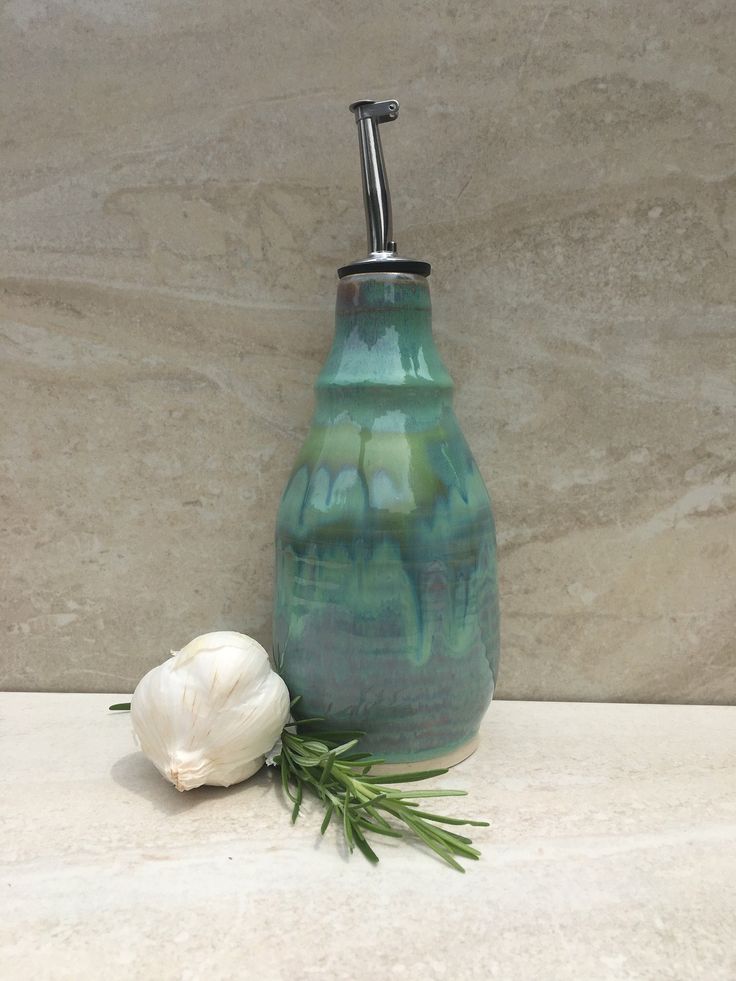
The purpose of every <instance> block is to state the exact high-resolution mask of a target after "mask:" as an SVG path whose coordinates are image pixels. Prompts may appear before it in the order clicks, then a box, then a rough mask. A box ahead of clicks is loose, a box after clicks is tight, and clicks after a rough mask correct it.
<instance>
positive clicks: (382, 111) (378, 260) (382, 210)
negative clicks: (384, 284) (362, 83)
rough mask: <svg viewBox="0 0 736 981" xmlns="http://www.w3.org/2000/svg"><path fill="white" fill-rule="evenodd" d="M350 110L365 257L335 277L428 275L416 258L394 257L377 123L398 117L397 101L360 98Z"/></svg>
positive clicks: (389, 212)
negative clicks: (354, 128) (355, 128)
mask: <svg viewBox="0 0 736 981" xmlns="http://www.w3.org/2000/svg"><path fill="white" fill-rule="evenodd" d="M350 111H351V112H352V113H353V114H354V115H355V122H356V123H357V125H358V141H359V144H360V168H361V174H362V179H363V203H364V204H365V220H366V226H367V229H368V256H367V258H365V259H361V260H359V261H358V262H352V263H350V265H348V266H343V267H342V268H341V269H338V271H337V274H338V276H339V277H340V278H341V279H342V278H343V276H350V275H352V274H354V273H360V272H366V273H370V272H410V273H416V274H418V275H420V276H429V273H430V271H431V266H430V264H429V263H428V262H422V261H421V260H419V259H404V258H402V257H401V256H399V255H397V254H396V242H395V241H394V237H393V218H392V214H391V193H390V191H389V188H388V178H387V176H386V164H385V161H384V159H383V148H382V146H381V135H380V133H379V131H378V127H379V124H380V123H390V122H392V121H393V120H394V119H396V117H397V116H398V115H399V103H398V101H397V100H396V99H386V100H385V101H384V102H374V101H373V100H372V99H360V100H359V101H358V102H353V103H352V104H351V106H350Z"/></svg>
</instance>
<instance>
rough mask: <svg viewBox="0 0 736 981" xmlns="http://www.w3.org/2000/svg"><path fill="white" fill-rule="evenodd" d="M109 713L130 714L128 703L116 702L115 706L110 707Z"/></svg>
mask: <svg viewBox="0 0 736 981" xmlns="http://www.w3.org/2000/svg"><path fill="white" fill-rule="evenodd" d="M108 711H110V712H130V702H117V704H115V705H111V706H110V708H109V710H108Z"/></svg>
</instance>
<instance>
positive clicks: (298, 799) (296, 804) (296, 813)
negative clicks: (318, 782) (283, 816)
mask: <svg viewBox="0 0 736 981" xmlns="http://www.w3.org/2000/svg"><path fill="white" fill-rule="evenodd" d="M301 806H302V782H301V780H298V781H297V784H296V797H295V798H294V808H293V810H292V812H291V823H292V824H295V823H296V819H297V818H298V817H299V808H300V807H301Z"/></svg>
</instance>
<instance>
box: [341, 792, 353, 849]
mask: <svg viewBox="0 0 736 981" xmlns="http://www.w3.org/2000/svg"><path fill="white" fill-rule="evenodd" d="M349 805H350V791H349V790H346V791H345V800H344V801H343V808H342V826H343V830H344V832H345V840H346V841H347V843H348V848H349V849H350V851H352V850H353V848H354V846H355V840H354V839H353V823H352V821H351V820H350V806H349Z"/></svg>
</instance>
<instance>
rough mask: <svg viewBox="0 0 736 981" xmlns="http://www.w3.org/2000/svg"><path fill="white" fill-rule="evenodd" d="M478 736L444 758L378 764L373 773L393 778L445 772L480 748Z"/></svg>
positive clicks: (443, 756)
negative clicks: (428, 771)
mask: <svg viewBox="0 0 736 981" xmlns="http://www.w3.org/2000/svg"><path fill="white" fill-rule="evenodd" d="M478 741H479V740H478V736H474V737H473V739H470V740H469V741H468V742H467V743H463V745H462V746H458V747H457V749H453V750H452V751H451V752H450V753H444V754H443V755H442V756H431V757H429V759H426V760H416V761H413V762H411V763H378V764H376V766H372V767H371V773H377V774H379V776H382V775H385V776H391V774H392V773H418V772H419V771H420V770H444V769H446V768H447V767H451V766H456V765H457V764H458V763H462V761H463V760H467V758H468V757H469V756H472V755H473V753H474V752H475V751H476V749H477V748H478Z"/></svg>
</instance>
